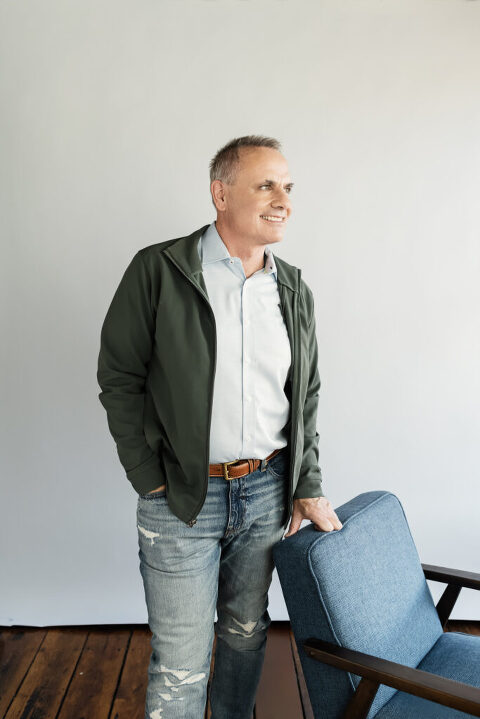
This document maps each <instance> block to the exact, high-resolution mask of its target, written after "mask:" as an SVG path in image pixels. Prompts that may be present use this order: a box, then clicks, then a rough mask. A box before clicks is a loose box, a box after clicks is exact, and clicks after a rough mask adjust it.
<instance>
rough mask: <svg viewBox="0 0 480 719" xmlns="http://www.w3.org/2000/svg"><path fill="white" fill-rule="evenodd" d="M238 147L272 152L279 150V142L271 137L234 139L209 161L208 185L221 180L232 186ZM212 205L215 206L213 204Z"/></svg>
mask: <svg viewBox="0 0 480 719" xmlns="http://www.w3.org/2000/svg"><path fill="white" fill-rule="evenodd" d="M240 147H271V148H272V149H273V150H279V151H280V148H281V145H280V142H279V141H278V140H275V138H273V137H265V136H264V135H244V136H243V137H236V138H234V139H233V140H230V142H228V143H227V144H226V145H224V146H223V147H222V148H221V149H220V150H219V151H218V152H217V154H216V155H215V157H213V158H212V159H211V160H210V185H211V184H212V182H213V181H214V180H221V181H222V182H225V184H227V185H233V184H234V183H235V179H236V173H237V167H238V163H239V160H240V155H239V152H238V150H239V148H240ZM211 199H212V203H213V205H215V202H213V197H212V198H211Z"/></svg>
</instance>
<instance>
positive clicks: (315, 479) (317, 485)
mask: <svg viewBox="0 0 480 719" xmlns="http://www.w3.org/2000/svg"><path fill="white" fill-rule="evenodd" d="M324 496H325V495H324V494H323V492H322V475H321V472H320V468H318V471H317V472H309V473H308V474H307V475H306V476H305V477H303V478H302V479H301V480H300V479H299V481H298V484H297V488H296V489H295V492H294V493H293V499H309V498H311V497H324Z"/></svg>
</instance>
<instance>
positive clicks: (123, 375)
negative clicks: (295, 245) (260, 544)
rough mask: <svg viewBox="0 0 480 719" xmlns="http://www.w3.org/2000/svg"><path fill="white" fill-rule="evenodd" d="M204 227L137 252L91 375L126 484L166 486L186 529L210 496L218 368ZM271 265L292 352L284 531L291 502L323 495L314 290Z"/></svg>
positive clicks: (288, 269) (292, 270)
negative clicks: (202, 253) (201, 245)
mask: <svg viewBox="0 0 480 719" xmlns="http://www.w3.org/2000/svg"><path fill="white" fill-rule="evenodd" d="M207 227H208V225H204V226H203V227H201V228H200V229H198V230H195V232H193V233H192V234H191V235H188V236H187V237H178V238H175V239H173V240H167V241H166V242H159V243H157V244H154V245H149V246H148V247H144V248H143V249H141V250H139V251H138V252H137V253H136V255H135V256H134V257H133V259H132V260H131V262H130V264H129V265H128V267H127V269H126V270H125V273H124V275H123V277H122V279H121V281H120V284H119V286H118V288H117V290H116V292H115V294H114V296H113V299H112V302H111V304H110V307H109V308H108V311H107V314H106V317H105V320H104V322H103V325H102V330H101V339H100V352H99V356H98V371H97V380H98V384H99V385H100V387H101V389H102V391H101V393H100V394H99V395H98V396H99V399H100V402H101V403H102V405H103V407H104V408H105V410H106V412H107V420H108V426H109V430H110V433H111V434H112V436H113V438H114V440H115V442H116V445H117V451H118V456H119V459H120V462H121V463H122V465H123V467H124V469H125V472H126V475H127V478H128V479H129V480H130V482H131V483H132V486H133V488H134V489H135V491H136V492H137V493H138V494H146V493H147V492H149V491H150V490H152V489H156V488H157V487H159V486H160V485H161V484H164V483H165V484H166V495H167V501H168V506H169V508H170V509H171V511H172V512H173V513H174V514H175V515H176V516H177V517H178V518H179V519H181V520H182V521H183V522H185V523H186V524H188V525H189V526H193V524H195V522H196V517H197V516H198V514H199V512H200V510H201V509H202V506H203V503H204V501H205V497H206V494H207V488H208V479H209V443H210V439H209V438H210V421H211V412H212V398H213V384H214V378H215V367H216V327H215V317H214V313H213V310H212V307H211V305H210V303H209V300H208V293H207V288H206V285H205V281H204V278H203V272H202V265H201V262H200V258H199V256H198V249H197V243H198V240H199V238H200V235H201V234H202V233H203V232H205V230H206V229H207ZM274 258H275V263H276V266H277V285H278V290H279V294H280V299H281V308H282V313H283V317H284V320H285V324H286V327H287V332H288V336H289V339H290V345H291V351H292V365H291V368H290V372H289V376H288V378H287V382H286V384H285V392H286V394H287V397H288V399H289V401H290V416H289V419H288V423H287V425H286V427H287V431H288V436H289V446H290V449H291V451H290V473H289V493H288V505H287V506H286V508H285V515H284V526H285V527H286V526H287V524H288V522H289V521H290V517H291V513H292V508H293V499H298V498H304V497H320V496H323V494H322V491H321V483H322V478H321V471H320V467H319V465H318V440H319V435H318V432H317V429H316V421H317V407H318V391H319V389H320V378H319V374H318V367H317V360H318V350H317V341H316V333H315V316H314V302H313V294H312V291H311V290H310V288H309V287H308V286H307V285H306V283H305V282H304V280H302V279H301V270H300V269H298V268H297V267H294V266H293V265H290V264H289V263H288V262H285V261H284V260H281V259H280V258H279V257H277V255H274ZM292 419H293V421H292Z"/></svg>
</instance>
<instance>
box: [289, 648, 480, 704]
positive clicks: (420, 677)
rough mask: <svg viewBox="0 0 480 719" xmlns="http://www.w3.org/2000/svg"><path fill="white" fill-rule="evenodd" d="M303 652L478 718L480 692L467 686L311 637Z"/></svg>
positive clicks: (377, 681)
mask: <svg viewBox="0 0 480 719" xmlns="http://www.w3.org/2000/svg"><path fill="white" fill-rule="evenodd" d="M303 648H304V649H305V652H306V653H307V654H308V656H309V657H312V659H318V660H319V661H321V662H324V663H325V664H330V665H331V666H333V667H337V669H343V670H344V671H347V672H352V673H353V674H357V675H358V676H361V677H365V678H366V679H369V680H372V681H373V682H376V683H378V684H386V685H387V686H389V687H393V688H394V689H398V690H399V691H402V692H407V693H408V694H414V695H415V696H417V697H421V698H422V699H429V700H430V701H433V702H437V703H438V704H443V705H444V706H447V707H451V708H452V709H458V710H459V711H463V712H466V713H469V714H473V716H476V717H480V689H477V688H476V687H473V686H470V685H469V684H464V683H463V682H457V681H454V680H453V679H446V678H445V677H442V676H439V675H438V674H431V673H430V672H425V671H423V670H421V669H415V668H414V669H412V668H411V667H407V666H404V665H403V664H398V663H397V662H391V661H390V660H388V659H382V658H381V657H375V656H373V655H371V654H365V653H364V652H358V651H356V650H354V649H347V648H345V647H339V646H338V645H336V644H331V643H330V642H325V641H323V640H322V639H315V638H314V637H309V638H308V639H307V640H306V641H305V642H304V643H303Z"/></svg>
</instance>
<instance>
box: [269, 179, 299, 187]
mask: <svg viewBox="0 0 480 719" xmlns="http://www.w3.org/2000/svg"><path fill="white" fill-rule="evenodd" d="M264 182H269V183H270V184H271V185H276V184H278V183H276V182H275V180H264ZM294 184H295V183H294V182H287V187H293V186H294Z"/></svg>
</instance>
